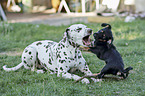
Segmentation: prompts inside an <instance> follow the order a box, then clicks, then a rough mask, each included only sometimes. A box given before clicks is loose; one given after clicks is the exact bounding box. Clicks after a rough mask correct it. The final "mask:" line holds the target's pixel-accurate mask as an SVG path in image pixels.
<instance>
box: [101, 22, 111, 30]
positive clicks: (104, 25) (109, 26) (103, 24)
mask: <svg viewBox="0 0 145 96" xmlns="http://www.w3.org/2000/svg"><path fill="white" fill-rule="evenodd" d="M101 26H102V27H108V28H109V29H111V25H110V24H107V23H102V24H101Z"/></svg>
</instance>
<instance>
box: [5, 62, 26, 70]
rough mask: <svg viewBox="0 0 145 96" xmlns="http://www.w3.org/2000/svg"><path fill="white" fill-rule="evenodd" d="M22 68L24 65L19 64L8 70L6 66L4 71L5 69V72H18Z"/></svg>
mask: <svg viewBox="0 0 145 96" xmlns="http://www.w3.org/2000/svg"><path fill="white" fill-rule="evenodd" d="M22 66H23V63H20V64H18V65H17V66H15V67H12V68H7V65H4V66H3V69H4V70H5V71H16V70H18V69H19V68H21V67H22Z"/></svg>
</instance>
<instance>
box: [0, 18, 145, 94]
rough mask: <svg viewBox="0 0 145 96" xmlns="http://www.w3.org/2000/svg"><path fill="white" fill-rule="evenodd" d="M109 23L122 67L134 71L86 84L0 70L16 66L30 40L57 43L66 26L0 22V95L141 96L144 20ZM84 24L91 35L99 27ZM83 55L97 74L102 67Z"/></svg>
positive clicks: (144, 76)
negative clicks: (122, 61) (130, 68)
mask: <svg viewBox="0 0 145 96" xmlns="http://www.w3.org/2000/svg"><path fill="white" fill-rule="evenodd" d="M110 24H111V25H112V31H113V35H114V39H115V40H114V45H115V46H116V47H117V50H118V51H119V52H120V54H121V56H122V58H123V60H124V63H125V67H128V66H132V67H133V68H134V69H133V70H132V71H131V72H130V74H129V77H128V78H127V79H125V80H120V81H117V80H115V79H103V80H102V81H101V82H97V83H93V82H92V83H90V84H87V85H86V84H82V83H81V82H78V83H73V82H74V81H73V80H69V79H63V78H60V77H59V78H58V77H57V76H56V75H55V74H53V75H51V74H49V73H44V74H38V73H36V72H31V71H30V70H26V69H24V68H21V69H19V70H18V71H16V72H5V71H4V70H3V69H2V66H3V65H8V67H12V66H16V65H17V64H19V63H20V62H21V53H22V51H23V49H24V48H25V47H26V46H27V45H29V44H31V43H32V42H34V41H38V40H46V39H50V40H53V41H57V42H58V41H60V40H61V39H62V36H63V33H64V31H65V29H66V28H67V27H68V26H59V27H55V26H48V25H32V24H21V23H15V24H8V23H0V96H88V95H89V96H145V64H144V62H145V27H144V26H145V21H144V20H135V21H134V22H131V23H124V22H123V21H121V20H116V21H113V22H111V23H110ZM85 25H87V26H88V27H89V28H92V29H93V31H94V32H96V31H97V30H99V29H100V28H101V27H100V24H99V23H98V24H97V23H91V24H85ZM83 56H84V58H85V59H86V61H87V64H88V65H89V68H90V70H91V71H92V72H93V73H98V72H99V71H100V70H101V68H103V66H104V64H105V63H104V61H101V60H99V59H98V58H97V57H96V56H95V55H94V54H92V53H87V52H83Z"/></svg>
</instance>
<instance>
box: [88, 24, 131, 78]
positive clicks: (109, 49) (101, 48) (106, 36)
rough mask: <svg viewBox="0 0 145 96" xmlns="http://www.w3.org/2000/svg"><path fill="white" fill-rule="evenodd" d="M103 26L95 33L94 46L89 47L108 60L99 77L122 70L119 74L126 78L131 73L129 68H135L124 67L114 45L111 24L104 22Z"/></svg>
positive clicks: (98, 55) (101, 57) (102, 58)
mask: <svg viewBox="0 0 145 96" xmlns="http://www.w3.org/2000/svg"><path fill="white" fill-rule="evenodd" d="M101 26H102V27H105V28H103V29H101V30H99V31H98V32H96V33H94V39H95V41H94V47H90V49H89V51H91V52H92V53H94V54H96V55H97V57H98V58H99V59H101V60H104V61H105V62H106V65H105V66H104V67H103V69H102V70H101V72H100V73H99V74H98V75H97V77H98V78H99V79H100V78H102V77H104V75H105V74H113V75H117V73H118V72H120V73H121V75H119V76H121V77H123V78H124V79H125V78H126V77H127V76H128V74H129V70H132V69H133V68H132V67H127V68H126V69H124V63H123V60H122V57H121V55H120V54H119V52H118V51H117V50H116V47H115V46H114V45H113V35H112V31H111V25H109V24H106V23H103V24H102V25H101Z"/></svg>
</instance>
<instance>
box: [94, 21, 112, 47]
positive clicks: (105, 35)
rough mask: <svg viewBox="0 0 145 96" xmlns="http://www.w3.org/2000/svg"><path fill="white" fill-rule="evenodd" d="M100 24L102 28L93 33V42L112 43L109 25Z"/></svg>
mask: <svg viewBox="0 0 145 96" xmlns="http://www.w3.org/2000/svg"><path fill="white" fill-rule="evenodd" d="M101 26H102V27H104V28H103V29H101V30H99V31H98V32H96V33H94V34H93V35H94V39H95V42H94V43H99V44H107V45H110V44H112V42H113V35H112V31H111V25H110V24H107V23H102V24H101Z"/></svg>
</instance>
